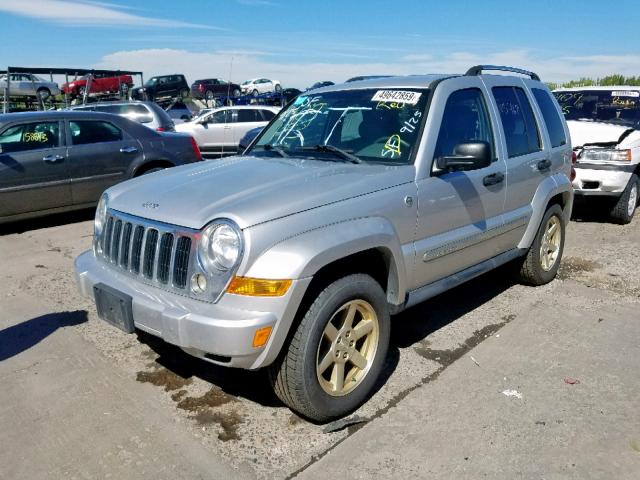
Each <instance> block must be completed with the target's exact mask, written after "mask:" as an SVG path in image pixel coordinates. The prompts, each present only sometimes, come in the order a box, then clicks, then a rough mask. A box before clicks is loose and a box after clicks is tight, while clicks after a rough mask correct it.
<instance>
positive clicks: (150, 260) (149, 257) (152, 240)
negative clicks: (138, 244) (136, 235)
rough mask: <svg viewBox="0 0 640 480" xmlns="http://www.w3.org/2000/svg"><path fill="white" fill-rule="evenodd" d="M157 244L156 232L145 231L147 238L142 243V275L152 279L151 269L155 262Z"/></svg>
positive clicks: (153, 230)
mask: <svg viewBox="0 0 640 480" xmlns="http://www.w3.org/2000/svg"><path fill="white" fill-rule="evenodd" d="M157 243H158V230H156V229H155V228H150V229H149V230H147V238H146V239H145V243H144V262H143V264H142V274H143V275H144V276H145V277H147V278H149V279H151V278H153V267H154V264H155V260H156V247H157Z"/></svg>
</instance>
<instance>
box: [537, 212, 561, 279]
mask: <svg viewBox="0 0 640 480" xmlns="http://www.w3.org/2000/svg"><path fill="white" fill-rule="evenodd" d="M561 240H562V228H561V224H560V219H559V218H558V217H557V216H555V215H554V216H552V217H551V218H549V221H548V222H547V225H546V227H545V229H544V235H543V237H542V243H541V245H540V266H541V267H542V269H543V270H544V271H545V272H548V271H549V270H551V269H552V268H553V266H554V265H555V264H556V261H557V260H558V253H560V241H561Z"/></svg>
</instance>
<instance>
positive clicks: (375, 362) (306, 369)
mask: <svg viewBox="0 0 640 480" xmlns="http://www.w3.org/2000/svg"><path fill="white" fill-rule="evenodd" d="M389 332H390V321H389V310H388V306H387V300H386V296H385V293H384V291H383V290H382V288H381V287H380V285H379V284H378V283H377V282H376V281H375V280H374V279H373V278H371V277H370V276H369V275H365V274H354V275H349V276H347V277H343V278H341V279H339V280H336V281H335V282H333V283H331V284H330V285H329V286H327V287H326V288H325V289H324V290H322V292H321V293H320V294H319V295H318V296H317V297H316V299H315V301H314V302H313V303H312V305H311V306H310V307H309V309H308V310H307V311H306V312H305V314H304V317H303V318H302V320H301V322H300V324H299V325H298V327H297V328H296V330H295V332H294V334H293V337H292V338H291V340H290V342H289V345H288V346H287V347H286V349H285V350H284V351H283V352H282V354H281V355H280V357H279V358H278V360H277V361H276V362H275V363H274V364H273V365H272V366H271V367H270V369H269V371H270V378H271V381H272V384H273V388H274V391H275V393H276V395H277V396H278V397H279V398H280V400H282V401H283V402H284V403H285V404H286V405H287V406H289V408H291V409H292V410H294V411H296V412H298V413H300V414H301V415H303V416H305V417H307V418H309V419H312V420H315V421H319V422H324V421H328V420H331V419H333V418H337V417H341V416H344V415H346V414H348V413H350V412H352V411H353V410H355V409H356V408H358V407H359V406H360V405H362V403H364V402H365V401H366V400H367V399H368V397H369V395H370V394H371V391H372V390H373V388H374V386H375V383H376V381H377V379H378V377H379V376H380V373H381V372H382V367H383V365H384V361H385V358H386V355H387V349H388V346H389Z"/></svg>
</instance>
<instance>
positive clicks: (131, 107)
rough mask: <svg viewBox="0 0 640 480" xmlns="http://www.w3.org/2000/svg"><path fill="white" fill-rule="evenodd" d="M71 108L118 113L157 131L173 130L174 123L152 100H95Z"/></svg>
mask: <svg viewBox="0 0 640 480" xmlns="http://www.w3.org/2000/svg"><path fill="white" fill-rule="evenodd" d="M71 110H83V111H90V112H103V113H112V114H114V115H120V116H122V117H125V118H128V119H129V120H133V121H134V122H138V123H141V124H142V125H144V126H145V127H148V128H151V129H152V130H156V131H158V132H175V130H176V128H175V124H174V123H173V120H172V119H171V117H170V116H169V114H168V113H167V112H165V111H164V110H163V109H162V108H160V107H159V106H158V104H156V103H154V102H137V101H133V102H96V103H90V104H87V105H78V106H75V107H71Z"/></svg>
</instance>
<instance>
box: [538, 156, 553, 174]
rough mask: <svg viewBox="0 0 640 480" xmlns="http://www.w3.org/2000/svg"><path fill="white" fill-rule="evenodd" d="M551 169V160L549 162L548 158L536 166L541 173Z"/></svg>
mask: <svg viewBox="0 0 640 480" xmlns="http://www.w3.org/2000/svg"><path fill="white" fill-rule="evenodd" d="M549 167H551V160H549V159H548V158H545V159H544V160H540V161H539V162H538V164H537V165H536V168H537V169H538V170H541V171H542V170H546V169H548V168H549Z"/></svg>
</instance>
